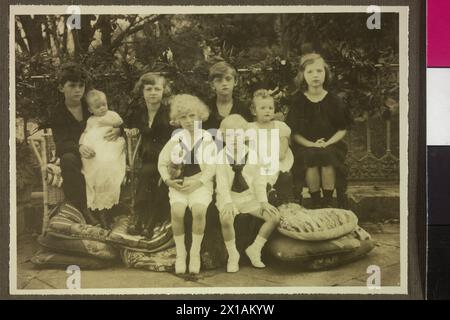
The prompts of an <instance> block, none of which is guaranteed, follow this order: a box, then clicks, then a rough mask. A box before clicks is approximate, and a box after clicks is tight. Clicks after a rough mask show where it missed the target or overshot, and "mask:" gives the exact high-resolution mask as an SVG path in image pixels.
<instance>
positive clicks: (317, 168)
mask: <svg viewBox="0 0 450 320" xmlns="http://www.w3.org/2000/svg"><path fill="white" fill-rule="evenodd" d="M330 79H331V72H330V68H329V66H328V64H327V63H326V62H325V60H324V59H323V58H322V56H321V55H319V54H317V53H310V54H306V55H304V56H302V57H301V59H300V67H299V72H298V75H297V78H296V81H297V85H298V89H299V90H298V92H297V94H296V95H295V96H294V98H293V100H292V101H293V103H292V106H291V109H290V111H289V114H288V116H287V119H286V122H287V124H288V126H289V127H290V128H291V129H292V133H293V142H294V147H295V148H294V150H295V163H294V168H293V171H294V176H295V180H296V182H297V183H298V182H299V181H303V179H304V180H305V181H306V184H307V186H308V188H309V193H310V195H311V198H312V205H313V208H320V207H330V206H331V202H332V197H333V192H334V189H335V188H336V187H337V186H338V184H341V185H339V187H342V188H345V186H344V185H343V184H345V181H346V173H347V169H346V166H345V164H344V161H345V157H346V154H347V146H346V144H345V143H344V142H343V141H342V139H343V138H344V137H345V135H346V133H347V129H348V127H349V125H350V123H351V120H350V117H349V116H348V113H347V108H346V106H345V105H344V103H343V101H342V100H341V99H340V98H339V97H338V96H337V95H336V94H334V93H331V92H328V91H327V89H328V87H327V86H328V84H329V81H330ZM302 185H303V183H302V182H300V183H298V187H297V189H300V188H301V186H302ZM321 193H322V194H323V199H322V198H321Z"/></svg>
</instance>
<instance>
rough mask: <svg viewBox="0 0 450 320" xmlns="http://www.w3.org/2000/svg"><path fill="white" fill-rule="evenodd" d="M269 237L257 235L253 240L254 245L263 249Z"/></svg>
mask: <svg viewBox="0 0 450 320" xmlns="http://www.w3.org/2000/svg"><path fill="white" fill-rule="evenodd" d="M266 242H267V239H266V238H263V237H261V236H260V235H259V234H258V235H257V236H256V238H255V241H253V243H252V246H253V247H255V248H257V249H258V250H259V251H261V250H262V248H263V247H264V245H265V244H266Z"/></svg>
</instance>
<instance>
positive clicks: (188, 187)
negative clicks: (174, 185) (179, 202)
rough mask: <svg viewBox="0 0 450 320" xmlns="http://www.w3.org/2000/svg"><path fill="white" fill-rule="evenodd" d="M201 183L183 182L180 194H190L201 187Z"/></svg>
mask: <svg viewBox="0 0 450 320" xmlns="http://www.w3.org/2000/svg"><path fill="white" fill-rule="evenodd" d="M202 184H203V183H202V182H201V181H200V180H188V181H184V183H183V186H182V187H181V190H180V191H181V192H186V193H191V192H193V191H195V190H197V189H198V188H200V187H201V186H202Z"/></svg>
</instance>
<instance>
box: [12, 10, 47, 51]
mask: <svg viewBox="0 0 450 320" xmlns="http://www.w3.org/2000/svg"><path fill="white" fill-rule="evenodd" d="M17 18H18V19H19V21H20V22H21V24H22V27H23V29H24V31H25V34H26V38H27V41H28V46H29V48H30V55H31V56H34V55H35V54H38V53H40V52H41V51H43V50H44V49H45V43H44V38H43V36H42V22H44V19H45V16H42V15H35V16H34V18H31V16H17Z"/></svg>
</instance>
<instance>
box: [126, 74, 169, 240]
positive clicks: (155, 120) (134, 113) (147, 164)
mask: <svg viewBox="0 0 450 320" xmlns="http://www.w3.org/2000/svg"><path fill="white" fill-rule="evenodd" d="M170 94H171V89H170V84H169V81H168V80H167V79H166V78H165V77H164V76H162V75H159V74H156V73H151V72H148V73H145V74H143V75H142V76H141V77H140V78H139V80H138V81H137V82H136V84H135V86H134V89H133V91H132V95H133V97H134V103H132V104H131V108H130V112H129V114H128V117H127V118H126V120H125V123H126V124H127V126H128V127H129V128H132V129H131V130H132V131H134V133H135V134H137V133H140V134H141V148H140V149H139V156H140V158H141V160H142V167H141V168H140V169H139V172H138V173H137V177H138V178H137V186H136V197H135V205H134V208H133V209H134V213H135V215H134V219H133V221H132V222H131V223H130V226H129V228H128V232H129V233H130V234H133V235H135V234H140V235H143V236H145V237H147V238H152V236H153V230H154V227H155V225H156V224H157V223H158V222H163V220H167V219H169V217H168V216H167V217H164V213H167V212H169V199H168V196H167V194H168V190H167V187H166V186H165V185H164V184H163V185H159V184H158V182H159V180H160V175H159V172H158V157H159V153H160V152H161V150H162V148H163V146H164V145H165V144H166V142H167V141H169V139H170V136H171V133H172V131H173V127H172V126H171V125H170V117H169V106H168V100H169V98H170Z"/></svg>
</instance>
